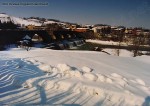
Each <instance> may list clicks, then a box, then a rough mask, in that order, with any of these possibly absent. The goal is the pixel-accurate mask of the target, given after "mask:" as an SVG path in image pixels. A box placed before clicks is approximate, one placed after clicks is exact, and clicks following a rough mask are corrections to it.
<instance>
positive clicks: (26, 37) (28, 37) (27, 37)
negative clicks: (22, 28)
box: [23, 35, 31, 39]
mask: <svg viewBox="0 0 150 106" xmlns="http://www.w3.org/2000/svg"><path fill="white" fill-rule="evenodd" d="M23 39H31V37H30V36H29V35H26V36H25V37H24V38H23Z"/></svg>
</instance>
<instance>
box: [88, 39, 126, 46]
mask: <svg viewBox="0 0 150 106" xmlns="http://www.w3.org/2000/svg"><path fill="white" fill-rule="evenodd" d="M86 42H91V43H96V44H104V45H118V42H114V41H102V40H92V39H88V40H86ZM120 45H127V44H126V43H123V42H121V44H120Z"/></svg>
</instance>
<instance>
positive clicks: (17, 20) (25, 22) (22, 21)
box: [0, 14, 42, 26]
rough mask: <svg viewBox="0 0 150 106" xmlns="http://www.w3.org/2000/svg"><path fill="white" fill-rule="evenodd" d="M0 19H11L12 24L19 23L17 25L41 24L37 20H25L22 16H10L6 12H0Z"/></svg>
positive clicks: (2, 20)
mask: <svg viewBox="0 0 150 106" xmlns="http://www.w3.org/2000/svg"><path fill="white" fill-rule="evenodd" d="M0 20H1V22H2V23H4V22H10V21H12V22H13V23H14V24H19V25H25V26H27V25H35V26H41V25H42V23H40V22H39V21H37V20H30V19H29V20H25V19H23V18H18V17H14V16H10V15H7V14H0Z"/></svg>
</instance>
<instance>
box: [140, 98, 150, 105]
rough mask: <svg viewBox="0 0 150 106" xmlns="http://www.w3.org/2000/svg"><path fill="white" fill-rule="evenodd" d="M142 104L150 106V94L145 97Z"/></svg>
mask: <svg viewBox="0 0 150 106" xmlns="http://www.w3.org/2000/svg"><path fill="white" fill-rule="evenodd" d="M142 106H150V96H147V97H146V98H145V101H144V103H143V104H142Z"/></svg>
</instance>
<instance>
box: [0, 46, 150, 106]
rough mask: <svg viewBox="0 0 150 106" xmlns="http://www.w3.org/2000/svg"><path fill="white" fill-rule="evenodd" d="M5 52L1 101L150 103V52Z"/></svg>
mask: <svg viewBox="0 0 150 106" xmlns="http://www.w3.org/2000/svg"><path fill="white" fill-rule="evenodd" d="M0 57H1V58H0V105H77V106H80V105H83V106H135V105H137V106H149V104H150V99H149V98H150V82H149V80H150V77H149V76H150V72H149V65H150V62H149V60H150V57H149V56H141V57H135V58H133V57H130V56H126V57H118V56H113V55H108V54H105V53H101V52H94V51H67V50H62V51H55V50H50V49H41V48H32V49H31V50H30V51H26V50H24V49H21V48H12V49H9V50H8V51H1V52H0Z"/></svg>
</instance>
